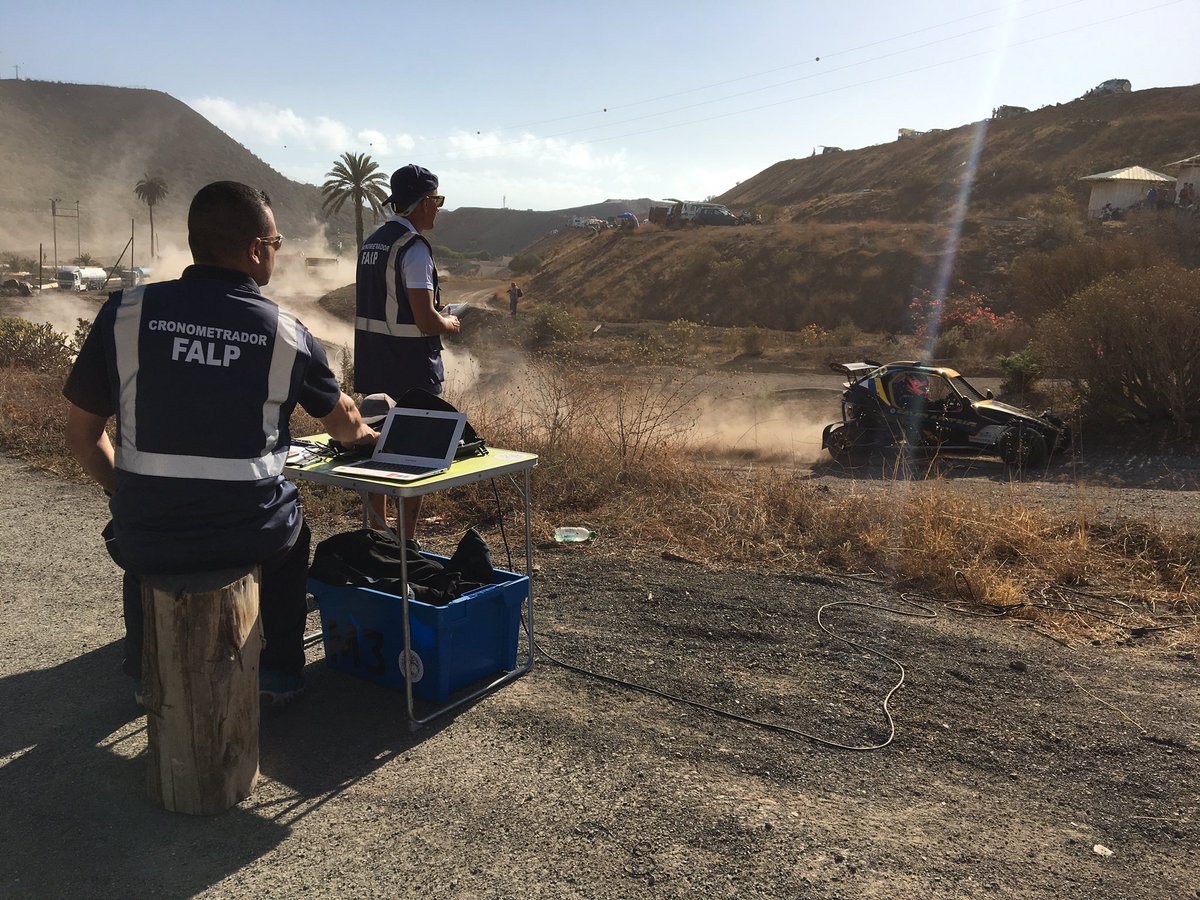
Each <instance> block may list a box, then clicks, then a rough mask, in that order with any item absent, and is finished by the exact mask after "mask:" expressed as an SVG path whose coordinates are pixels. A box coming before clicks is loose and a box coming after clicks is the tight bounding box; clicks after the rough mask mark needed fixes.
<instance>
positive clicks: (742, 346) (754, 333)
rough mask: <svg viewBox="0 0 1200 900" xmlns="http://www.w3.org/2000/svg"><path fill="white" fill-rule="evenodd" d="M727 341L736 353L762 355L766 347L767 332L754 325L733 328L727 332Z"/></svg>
mask: <svg viewBox="0 0 1200 900" xmlns="http://www.w3.org/2000/svg"><path fill="white" fill-rule="evenodd" d="M729 343H730V345H731V346H732V347H733V349H734V350H736V351H737V352H738V353H743V354H746V355H748V356H762V354H763V351H764V350H766V349H767V332H766V331H765V330H764V329H762V328H758V327H755V326H750V327H749V328H734V329H733V330H731V331H730V332H729Z"/></svg>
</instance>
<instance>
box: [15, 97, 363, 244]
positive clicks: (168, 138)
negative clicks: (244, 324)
mask: <svg viewBox="0 0 1200 900" xmlns="http://www.w3.org/2000/svg"><path fill="white" fill-rule="evenodd" d="M0 158H2V159H3V160H4V173H3V175H2V176H0V248H4V249H21V250H24V251H28V250H29V249H30V248H36V247H37V244H38V242H39V241H40V242H42V243H43V244H44V245H45V246H46V248H47V252H49V248H50V246H51V241H52V236H53V233H52V228H51V224H52V223H51V217H50V208H49V199H48V198H50V197H57V198H61V199H62V200H63V201H64V203H65V204H67V205H69V206H70V207H71V208H72V209H74V203H75V201H76V200H78V201H79V203H80V208H81V215H80V219H79V223H78V225H79V231H80V240H81V243H82V245H83V249H84V250H85V251H91V252H93V253H96V254H103V255H108V254H114V255H115V253H117V252H119V251H120V249H121V246H122V245H123V243H124V240H125V238H126V237H128V235H129V223H130V220H131V219H136V220H137V221H138V238H137V239H138V241H139V242H140V241H147V242H148V240H149V218H148V216H147V209H146V207H145V205H144V204H142V203H141V202H140V201H139V200H138V199H137V197H135V196H134V194H133V186H134V184H135V183H136V182H137V181H138V180H139V179H140V178H142V177H143V175H144V174H147V173H149V174H151V175H162V176H163V177H164V178H165V179H166V182H167V185H168V187H169V190H170V193H169V194H168V196H167V198H166V200H164V201H163V202H162V203H161V204H160V205H159V206H157V207H156V208H155V214H154V223H155V228H156V230H157V231H158V233H159V236H160V240H162V241H165V240H168V239H172V238H173V239H175V240H178V241H180V242H182V238H183V236H184V235H185V233H186V218H187V207H188V204H189V202H190V201H191V198H192V195H193V194H195V192H196V191H197V190H198V189H199V188H200V187H202V186H203V185H205V184H207V183H208V182H210V181H216V180H219V179H231V180H235V181H244V182H246V183H247V184H252V185H255V186H256V187H261V188H263V190H265V191H266V192H267V193H268V194H269V195H270V196H271V199H272V202H273V204H274V207H275V216H276V219H277V221H278V222H279V228H280V231H282V232H283V233H284V234H285V235H291V236H301V235H304V234H315V233H316V232H317V231H318V229H319V224H318V223H319V222H320V221H321V215H320V204H321V193H320V189H319V188H317V187H315V186H313V185H308V184H300V183H298V182H295V181H292V180H290V179H288V178H285V177H284V176H283V175H281V174H280V173H279V172H277V171H275V170H274V169H272V168H271V167H270V166H268V165H267V164H266V163H265V162H263V161H262V160H261V159H259V158H258V157H256V156H255V155H254V154H252V153H251V152H250V151H249V150H247V149H246V148H245V147H243V146H242V145H241V144H239V143H238V142H237V141H235V140H233V139H232V138H230V137H229V136H228V135H226V134H225V133H224V132H222V131H221V130H220V129H219V128H217V127H216V126H215V125H213V124H212V123H210V122H209V121H208V120H207V119H205V118H204V117H203V116H201V115H200V114H199V113H197V112H196V111H194V110H193V109H191V107H189V106H187V105H185V104H183V103H181V102H180V101H178V100H176V99H175V98H173V97H171V96H169V95H167V94H164V93H162V92H161V91H152V90H143V89H139V88H119V87H107V86H104V85H88V84H59V83H52V82H45V81H18V80H15V79H5V80H0ZM337 225H339V226H340V227H341V228H342V230H343V231H344V232H347V233H350V234H353V228H354V226H353V223H352V220H351V219H350V218H349V216H343V217H341V218H340V219H339V220H338V222H337ZM75 226H76V223H75V221H74V219H60V220H59V222H58V237H59V245H60V249H62V248H63V247H64V246H65V247H67V248H69V250H70V255H72V256H73V255H74V250H75ZM114 245H115V246H114ZM60 255H61V254H60ZM64 258H65V257H64Z"/></svg>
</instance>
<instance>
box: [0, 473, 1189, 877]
mask: <svg viewBox="0 0 1200 900" xmlns="http://www.w3.org/2000/svg"><path fill="white" fill-rule="evenodd" d="M0 477H2V478H3V479H4V483H5V484H6V486H7V490H6V492H5V496H4V499H3V501H2V506H3V515H2V516H0V522H3V524H2V525H0V535H2V540H0V547H2V548H3V551H2V552H3V554H4V556H5V559H4V561H3V563H2V564H0V631H2V632H3V637H4V644H5V647H6V648H7V650H6V652H5V654H3V657H2V659H0V711H2V712H0V716H2V717H3V726H2V727H0V740H2V743H0V803H2V805H3V809H4V815H3V816H2V817H0V840H2V846H3V847H4V848H5V853H4V854H3V855H2V856H0V895H3V896H14V897H17V896H21V897H23V896H60V897H125V896H129V895H142V896H163V897H183V896H195V895H204V896H214V897H216V896H220V897H259V896H278V897H292V896H380V897H396V896H426V897H470V898H474V897H479V898H493V897H494V898H523V897H554V898H557V897H580V898H583V897H586V898H592V897H631V898H632V897H695V896H710V897H711V896H722V897H780V898H791V897H847V898H850V897H865V896H870V897H946V898H950V897H955V898H958V897H984V896H987V897H1019V898H1034V897H1051V896H1053V897H1060V898H1073V897H1079V898H1084V897H1123V898H1142V897H1144V898H1163V897H1200V865H1197V863H1196V860H1195V848H1196V847H1197V846H1200V822H1198V819H1200V778H1198V777H1197V776H1198V775H1200V697H1198V692H1197V684H1198V682H1200V662H1197V659H1196V656H1195V653H1194V652H1193V651H1192V650H1191V649H1188V648H1189V647H1194V643H1195V642H1194V641H1192V642H1191V643H1190V644H1185V645H1184V646H1183V647H1182V649H1181V646H1180V645H1179V643H1178V642H1176V644H1175V645H1174V646H1173V647H1168V646H1167V645H1166V644H1165V643H1163V642H1160V641H1159V640H1157V639H1155V638H1152V637H1147V638H1143V639H1140V640H1133V641H1131V642H1130V643H1129V644H1128V645H1127V646H1119V647H1109V648H1097V647H1091V646H1077V647H1074V648H1073V649H1067V648H1065V647H1063V646H1061V645H1059V644H1057V643H1055V642H1053V641H1050V640H1047V639H1046V638H1044V637H1042V636H1040V635H1038V634H1035V633H1032V632H1030V631H1028V630H1024V629H1018V628H1016V627H1014V626H1013V625H1012V624H1010V623H1009V622H1007V621H1001V620H981V619H974V618H967V617H963V616H961V615H957V614H955V613H953V612H952V611H951V610H948V609H947V608H945V607H942V606H936V607H935V608H936V609H937V611H938V617H937V618H936V619H928V618H907V617H901V616H898V615H894V614H889V613H885V612H882V611H879V610H875V609H867V608H862V607H836V608H830V609H828V610H826V612H825V614H824V617H825V619H826V621H827V623H828V624H829V625H830V626H831V627H832V628H833V629H834V630H835V631H837V632H838V633H839V634H841V635H844V636H846V637H849V638H851V639H854V640H858V641H861V642H863V643H864V644H866V645H868V646H871V647H874V648H877V649H879V650H882V651H883V652H886V653H888V654H890V655H892V656H894V657H895V658H896V659H897V660H899V661H900V662H901V663H902V664H903V665H904V666H905V667H906V669H907V680H906V681H905V684H904V686H903V687H902V688H901V689H900V690H899V691H898V692H897V694H896V695H895V697H894V699H893V702H892V709H893V712H894V713H895V716H896V725H897V732H896V738H895V740H894V742H893V743H892V744H891V745H890V746H888V747H886V748H885V749H882V750H878V751H875V752H851V751H845V750H836V749H830V748H828V747H824V746H821V745H819V744H817V743H814V742H813V741H812V740H809V739H806V738H803V737H800V736H796V735H792V734H787V733H781V732H778V731H771V730H766V729H763V728H760V727H755V726H752V725H748V724H745V723H742V722H738V721H734V720H731V719H728V718H725V717H721V716H717V715H714V714H712V713H709V712H705V711H701V710H699V709H696V708H694V707H690V706H685V705H682V704H680V703H677V702H673V701H669V700H666V699H664V698H661V697H657V696H652V695H648V694H645V693H640V692H634V691H629V690H626V689H623V688H620V687H617V686H615V685H613V684H610V683H607V682H601V681H597V680H595V679H591V678H587V677H584V676H581V675H579V674H576V673H574V672H571V671H568V670H566V669H563V668H560V667H559V666H556V665H554V664H552V663H550V662H549V661H548V660H547V659H545V658H544V657H543V658H540V659H539V661H538V664H537V666H536V667H535V669H534V671H533V672H532V673H531V674H530V675H528V676H526V677H525V678H523V679H520V680H518V681H517V682H516V683H514V684H513V685H511V686H509V687H507V688H505V689H503V690H502V691H500V692H498V693H496V694H494V695H493V696H490V697H488V698H486V699H484V700H483V701H481V702H478V703H477V704H475V705H474V706H472V707H470V708H468V709H465V710H462V711H460V712H459V713H457V714H456V715H452V716H450V717H447V718H445V719H443V720H441V721H440V722H439V723H438V724H437V725H436V726H434V727H430V728H429V729H427V730H426V731H423V732H420V733H418V734H416V735H412V734H410V733H409V731H408V729H407V727H406V725H405V724H404V722H403V716H402V713H401V712H400V705H399V697H398V695H397V694H396V693H394V692H392V691H389V690H386V689H383V688H377V687H375V686H372V685H369V684H366V683H365V682H359V681H356V680H354V679H351V678H349V677H347V676H344V675H341V674H339V673H336V672H332V671H330V670H328V669H326V668H325V667H324V666H323V665H322V664H321V663H320V662H319V660H318V658H317V657H318V656H319V650H314V652H313V657H312V659H311V662H312V663H313V665H311V666H310V668H309V684H310V690H309V692H308V694H307V695H306V696H305V697H304V698H302V699H301V700H300V701H299V702H297V703H296V704H295V705H293V706H290V707H286V708H283V709H275V710H268V711H267V712H266V713H265V715H264V720H263V728H262V738H261V741H262V772H263V779H262V781H261V783H260V786H259V788H258V790H257V791H256V793H255V794H254V796H253V797H252V798H251V799H250V800H249V801H247V802H245V803H243V804H242V805H241V806H239V807H238V808H236V809H234V810H232V811H231V812H229V813H227V814H225V815H222V816H220V817H218V818H214V819H193V818H187V817H181V816H177V815H172V814H168V813H165V812H162V811H159V810H157V809H155V808H153V807H151V806H150V804H149V803H148V801H146V800H145V798H144V788H143V778H144V762H145V761H144V757H143V755H142V753H143V750H144V746H145V730H144V724H143V720H142V719H141V718H140V717H139V715H138V710H137V708H136V707H135V706H134V705H133V702H132V699H131V697H130V693H129V687H128V684H127V681H126V679H124V677H123V676H122V675H121V674H120V671H119V665H120V655H121V654H120V648H119V644H118V640H119V637H120V634H121V624H120V611H119V604H118V602H117V599H116V598H117V596H118V589H119V579H118V572H117V570H116V569H115V567H114V566H112V564H111V563H110V562H109V561H108V559H107V557H106V556H105V555H104V551H103V549H102V548H101V546H100V542H99V540H98V539H97V532H98V530H99V528H100V526H101V525H102V523H103V521H104V519H105V508H104V505H103V502H102V495H101V494H100V493H99V491H97V490H95V489H92V488H88V487H80V486H76V485H71V484H64V483H61V482H57V481H54V480H52V479H48V478H46V477H44V476H42V475H39V474H37V473H33V472H30V471H29V470H27V469H26V468H24V467H23V465H22V464H20V463H18V462H14V461H11V460H0ZM535 560H536V562H537V563H538V564H539V565H540V567H541V573H540V578H539V580H538V581H537V590H538V602H537V606H536V610H537V622H536V629H537V633H538V638H539V641H540V642H541V644H542V647H543V649H544V650H547V651H549V652H550V653H552V654H554V655H555V656H557V657H560V658H562V659H565V660H570V661H572V662H574V663H577V664H579V665H582V666H585V667H588V668H592V669H595V670H598V671H602V672H604V673H606V674H608V675H612V676H615V677H618V678H624V679H629V680H635V681H639V682H642V683H645V684H649V685H653V686H656V687H658V688H660V689H662V690H664V691H666V692H669V693H673V694H678V695H683V696H686V697H689V698H693V699H695V700H698V701H700V702H703V703H707V704H711V705H713V706H717V707H719V708H721V709H724V710H727V711H731V712H737V713H740V714H743V715H748V716H750V717H753V718H757V719H761V720H763V721H767V722H770V723H774V724H777V725H783V726H787V727H791V728H796V729H799V730H803V731H807V732H811V733H813V734H816V735H820V736H822V737H825V738H828V739H831V740H835V741H841V742H845V743H852V744H871V743H879V742H882V741H884V740H885V739H886V737H887V733H888V732H887V727H886V720H885V719H884V718H883V715H882V712H881V709H880V704H881V701H882V698H883V696H884V695H885V694H886V692H887V691H888V689H889V688H890V687H891V686H892V685H893V684H894V683H895V681H896V680H897V677H898V673H897V670H896V668H895V667H894V666H893V665H891V664H889V663H887V662H886V661H883V660H880V659H879V658H877V657H873V656H869V655H867V654H864V653H862V652H860V651H857V650H855V649H853V648H851V647H848V646H847V645H845V644H843V643H840V642H837V641H834V640H833V639H832V638H830V637H829V636H828V635H826V634H824V633H822V632H821V631H820V630H819V629H818V628H817V625H816V614H817V611H818V608H819V607H820V606H821V605H822V604H825V603H829V602H831V601H845V600H857V601H862V602H867V603H878V604H882V605H887V606H893V607H896V606H899V605H900V604H898V602H897V601H898V597H897V596H896V595H895V594H893V593H891V592H890V591H888V590H886V589H883V588H881V587H878V586H875V585H871V584H866V583H863V582H858V581H842V580H825V579H820V578H809V577H804V576H794V577H761V576H759V575H756V574H754V573H746V572H732V573H722V572H715V571H710V570H707V569H703V568H700V567H698V566H694V565H690V564H687V563H681V562H670V561H666V560H662V559H659V558H656V557H650V556H636V557H617V556H607V557H606V556H605V555H604V545H603V544H599V545H596V546H585V547H574V548H565V549H564V548H557V547H550V548H541V549H539V551H538V552H537V554H536V555H535ZM1097 846H1100V847H1102V848H1107V850H1111V851H1112V855H1111V856H1109V855H1106V854H1105V852H1104V850H1101V851H1100V852H1097V850H1096V849H1094V848H1096V847H1097Z"/></svg>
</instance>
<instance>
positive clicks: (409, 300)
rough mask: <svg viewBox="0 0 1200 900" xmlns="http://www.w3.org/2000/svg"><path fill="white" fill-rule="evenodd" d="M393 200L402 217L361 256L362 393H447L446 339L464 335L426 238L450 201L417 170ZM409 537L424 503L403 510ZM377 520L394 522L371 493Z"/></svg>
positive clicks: (401, 180) (357, 353)
mask: <svg viewBox="0 0 1200 900" xmlns="http://www.w3.org/2000/svg"><path fill="white" fill-rule="evenodd" d="M391 187H392V193H391V196H390V197H388V198H387V200H385V201H384V202H385V203H388V204H390V205H391V207H392V209H393V210H394V211H395V214H394V215H392V216H391V217H390V218H389V219H388V220H387V221H386V222H384V223H383V225H382V226H380V227H379V228H378V229H377V230H376V231H375V233H374V234H372V235H371V236H370V237H369V238H367V239H366V240H365V241H364V242H363V245H362V247H361V248H360V249H359V251H358V271H357V277H356V291H355V297H356V314H355V319H354V389H355V390H356V391H357V392H358V393H360V394H388V395H389V396H391V397H392V398H393V399H396V400H398V399H399V398H400V397H401V396H403V394H404V393H405V391H408V390H409V389H411V388H422V389H424V390H426V391H429V392H430V393H431V394H441V392H442V383H443V382H444V381H445V379H446V373H445V369H444V368H443V366H442V340H441V335H443V334H458V332H459V322H458V317H457V316H450V315H444V314H443V313H442V311H441V309H442V301H441V290H440V288H439V287H438V273H437V268H436V267H435V266H434V264H433V250H432V248H431V247H430V245H429V241H428V240H427V239H426V238H425V237H424V232H426V231H429V230H430V229H431V228H433V223H434V220H435V219H436V218H437V212H438V210H439V209H441V207H442V204H443V203H444V202H445V200H446V198H445V197H443V196H442V195H441V194H439V193H438V179H437V176H436V175H434V174H433V173H432V172H430V171H429V170H428V169H426V168H423V167H421V166H418V165H412V164H409V165H407V166H404V167H402V168H399V169H397V170H396V171H395V172H393V173H392V181H391ZM402 505H403V510H404V533H405V534H406V535H407V536H408V537H410V538H412V537H413V536H414V535H415V534H416V528H417V515H418V513H419V511H420V506H421V502H420V499H419V498H418V499H416V500H408V501H406V502H404V503H403V504H402ZM371 507H372V510H373V511H374V513H375V515H376V517H377V518H378V519H379V520H380V521H381V522H383V523H386V522H387V498H386V497H385V496H384V495H383V494H372V495H371Z"/></svg>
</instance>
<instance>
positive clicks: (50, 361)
mask: <svg viewBox="0 0 1200 900" xmlns="http://www.w3.org/2000/svg"><path fill="white" fill-rule="evenodd" d="M71 357H72V354H71V350H70V348H69V347H68V346H67V336H66V335H65V334H60V333H59V332H57V331H55V330H54V329H53V328H51V327H50V325H49V324H48V323H45V322H42V323H39V324H36V325H35V324H34V323H33V322H27V321H26V320H25V319H19V318H16V317H13V316H4V317H3V318H0V367H12V368H21V369H36V370H38V371H42V372H58V371H62V370H65V369H66V368H67V367H68V366H69V365H70V364H71Z"/></svg>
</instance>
